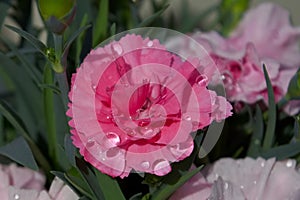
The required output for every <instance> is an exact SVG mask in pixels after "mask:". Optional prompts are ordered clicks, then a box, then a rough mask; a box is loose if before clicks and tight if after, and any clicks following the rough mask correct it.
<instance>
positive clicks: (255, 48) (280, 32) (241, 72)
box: [192, 3, 300, 114]
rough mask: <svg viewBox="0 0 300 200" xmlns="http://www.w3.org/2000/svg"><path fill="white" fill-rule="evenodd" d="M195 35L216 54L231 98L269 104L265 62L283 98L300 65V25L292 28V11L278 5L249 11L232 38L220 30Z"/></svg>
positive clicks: (273, 83) (269, 5)
mask: <svg viewBox="0 0 300 200" xmlns="http://www.w3.org/2000/svg"><path fill="white" fill-rule="evenodd" d="M192 37H193V38H194V39H195V40H197V41H198V42H199V43H200V44H202V45H203V46H204V47H205V48H206V49H207V50H208V51H209V53H210V54H211V55H212V56H213V57H214V59H215V62H216V63H217V65H218V67H219V70H220V72H221V73H222V74H223V75H222V78H223V80H224V84H225V88H226V92H227V97H228V98H229V99H230V100H231V101H234V102H238V101H242V102H246V103H250V104H252V103H255V102H257V101H259V100H263V101H264V103H265V104H266V105H267V102H268V97H267V87H266V83H265V79H264V73H263V70H262V66H263V64H265V65H266V67H267V71H268V73H269V76H270V79H271V82H272V85H273V90H274V93H275V100H276V101H279V100H280V99H281V98H282V97H283V96H284V95H285V94H286V92H287V88H288V84H289V81H290V80H291V78H292V76H293V75H294V74H295V73H296V71H297V69H298V68H299V66H300V50H299V43H298V42H299V38H300V27H292V26H291V23H290V19H289V13H288V11H287V10H285V9H283V8H282V7H280V6H278V5H276V4H272V3H263V4H261V5H259V6H258V7H256V8H254V9H251V10H249V11H248V12H247V13H245V16H244V18H243V19H242V20H241V22H240V24H239V26H238V27H237V28H236V30H234V31H233V32H232V33H231V35H230V36H229V37H228V38H223V37H222V36H220V35H219V34H218V33H216V32H210V33H199V32H198V33H194V34H193V35H192ZM286 111H287V112H288V113H290V114H292V113H297V112H298V111H299V108H298V107H293V109H291V107H290V106H289V109H286Z"/></svg>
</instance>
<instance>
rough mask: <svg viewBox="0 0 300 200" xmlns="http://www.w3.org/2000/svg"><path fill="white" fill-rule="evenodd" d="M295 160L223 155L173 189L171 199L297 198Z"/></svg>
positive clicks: (298, 185) (299, 180) (299, 183)
mask: <svg viewBox="0 0 300 200" xmlns="http://www.w3.org/2000/svg"><path fill="white" fill-rule="evenodd" d="M295 165H296V161H294V160H287V161H278V162H276V160H275V158H272V159H268V160H264V159H262V158H257V159H256V160H255V159H252V158H245V159H239V160H234V159H231V158H224V159H220V160H218V161H217V162H216V163H214V164H213V165H212V166H209V167H207V168H206V169H205V172H204V173H203V174H200V173H199V174H197V175H196V176H194V177H193V178H192V179H191V180H190V181H189V182H187V183H186V184H185V185H183V186H182V187H181V188H180V189H179V190H178V191H176V192H175V193H174V194H173V196H172V197H171V198H170V199H171V200H176V199H181V200H193V199H197V200H201V199H203V200H204V199H222V200H246V199H247V200H255V199H274V200H277V199H278V200H279V199H289V200H297V199H299V198H300V174H299V172H298V171H297V170H295Z"/></svg>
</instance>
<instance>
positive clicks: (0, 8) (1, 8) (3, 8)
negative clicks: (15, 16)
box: [0, 2, 9, 28]
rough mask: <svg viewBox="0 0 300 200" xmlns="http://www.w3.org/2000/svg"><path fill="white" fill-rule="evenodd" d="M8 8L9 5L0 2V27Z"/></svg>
mask: <svg viewBox="0 0 300 200" xmlns="http://www.w3.org/2000/svg"><path fill="white" fill-rule="evenodd" d="M8 9H9V5H8V4H7V3H4V2H0V28H1V27H2V24H3V22H4V19H5V17H6V16H7V11H8Z"/></svg>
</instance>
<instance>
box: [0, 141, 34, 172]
mask: <svg viewBox="0 0 300 200" xmlns="http://www.w3.org/2000/svg"><path fill="white" fill-rule="evenodd" d="M0 154H1V155H4V156H6V157H8V158H10V159H12V160H13V161H15V162H17V163H19V164H21V165H23V166H24V167H28V168H31V169H33V170H38V169H39V168H38V166H37V164H36V162H35V160H34V157H33V155H32V152H31V149H30V148H29V146H28V144H27V142H26V141H25V140H24V138H23V137H18V138H16V139H15V140H13V141H12V142H11V143H9V144H7V145H5V146H3V147H1V148H0Z"/></svg>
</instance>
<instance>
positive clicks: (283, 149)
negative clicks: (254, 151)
mask: <svg viewBox="0 0 300 200" xmlns="http://www.w3.org/2000/svg"><path fill="white" fill-rule="evenodd" d="M299 153H300V142H295V143H291V144H286V145H281V146H278V147H275V148H272V149H269V150H268V151H266V152H264V153H262V154H261V156H262V157H263V158H272V157H276V158H277V159H278V160H283V159H287V158H290V157H292V156H295V155H297V154H299Z"/></svg>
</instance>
